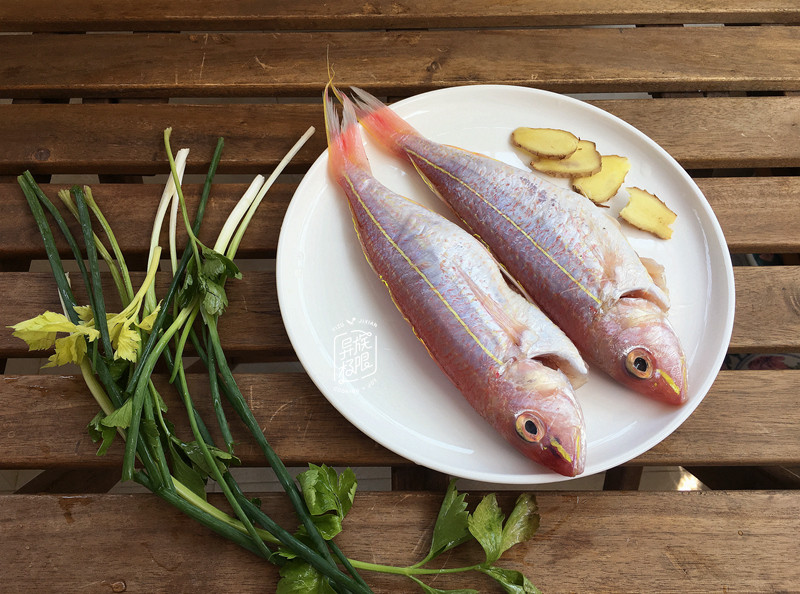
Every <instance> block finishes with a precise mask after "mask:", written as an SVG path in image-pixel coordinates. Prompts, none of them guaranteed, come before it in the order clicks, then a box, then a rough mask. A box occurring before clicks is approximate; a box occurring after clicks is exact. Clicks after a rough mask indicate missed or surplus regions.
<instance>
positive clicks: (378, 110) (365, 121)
mask: <svg viewBox="0 0 800 594" xmlns="http://www.w3.org/2000/svg"><path fill="white" fill-rule="evenodd" d="M351 89H352V91H353V93H355V95H356V99H355V104H356V105H355V107H356V115H357V116H358V120H359V121H360V122H361V125H362V126H364V128H365V129H366V130H367V132H369V133H370V135H372V136H373V137H374V138H375V139H376V140H377V141H378V142H380V143H381V144H382V145H384V146H385V147H386V148H387V149H389V150H390V151H392V152H394V153H396V154H397V155H399V156H401V157H407V155H406V151H405V149H404V145H403V138H405V137H408V136H419V132H417V131H416V130H415V129H414V127H413V126H411V124H409V123H408V122H406V121H405V120H404V119H403V118H401V117H400V116H399V115H397V114H396V113H395V112H394V111H392V110H391V109H390V108H389V106H388V105H386V104H384V103H382V102H381V101H380V100H379V99H378V98H377V97H375V96H373V95H371V94H369V93H367V92H366V91H364V90H363V89H359V88H358V87H351Z"/></svg>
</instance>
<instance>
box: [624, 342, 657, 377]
mask: <svg viewBox="0 0 800 594" xmlns="http://www.w3.org/2000/svg"><path fill="white" fill-rule="evenodd" d="M653 367H654V366H653V356H652V355H651V354H650V351H648V350H647V349H643V348H641V347H637V348H634V349H631V350H630V352H629V353H628V354H627V356H626V357H625V369H627V370H628V373H630V374H631V375H632V376H633V377H636V378H639V379H649V378H651V377H653Z"/></svg>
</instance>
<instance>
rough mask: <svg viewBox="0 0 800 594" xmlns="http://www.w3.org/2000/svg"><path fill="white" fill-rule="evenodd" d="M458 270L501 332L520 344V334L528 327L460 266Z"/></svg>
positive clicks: (521, 339)
mask: <svg viewBox="0 0 800 594" xmlns="http://www.w3.org/2000/svg"><path fill="white" fill-rule="evenodd" d="M458 272H459V274H460V275H461V277H462V278H463V279H464V282H465V283H466V284H467V286H469V288H470V290H471V291H472V293H473V294H474V295H475V298H476V299H477V300H478V301H479V302H480V304H481V305H482V306H483V308H484V309H485V310H486V312H487V313H488V314H489V315H490V316H491V318H492V319H493V320H494V321H495V322H496V323H497V325H498V326H500V328H502V330H503V332H505V333H506V334H507V335H508V336H509V337H510V338H511V340H512V341H513V342H514V344H516V345H518V346H521V345H522V342H523V338H522V335H523V333H524V332H525V331H526V330H528V329H529V328H528V327H527V326H526V325H525V324H523V323H522V322H520V321H519V320H517V319H515V318H514V317H513V316H511V315H510V314H509V313H508V312H506V311H505V310H504V309H503V306H502V305H500V304H499V303H498V302H497V301H495V300H494V299H493V298H492V296H491V295H489V294H488V293H487V292H486V291H484V290H483V289H482V288H481V287H479V286H478V284H477V283H476V282H475V281H474V280H473V279H472V277H470V276H469V275H468V274H467V273H466V272H464V270H462V269H461V268H460V267H459V268H458Z"/></svg>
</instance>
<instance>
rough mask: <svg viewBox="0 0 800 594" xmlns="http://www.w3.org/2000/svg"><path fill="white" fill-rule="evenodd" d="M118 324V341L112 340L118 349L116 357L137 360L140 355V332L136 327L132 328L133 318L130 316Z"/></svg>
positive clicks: (115, 352) (115, 353)
mask: <svg viewBox="0 0 800 594" xmlns="http://www.w3.org/2000/svg"><path fill="white" fill-rule="evenodd" d="M118 326H119V328H118V330H117V332H116V336H117V338H116V341H112V344H113V345H114V348H115V349H116V350H115V351H114V359H125V360H126V361H132V362H136V359H137V358H138V356H139V344H140V338H139V332H138V330H136V329H135V328H131V320H130V319H128V318H126V319H125V320H124V321H123V323H122V324H119V325H118Z"/></svg>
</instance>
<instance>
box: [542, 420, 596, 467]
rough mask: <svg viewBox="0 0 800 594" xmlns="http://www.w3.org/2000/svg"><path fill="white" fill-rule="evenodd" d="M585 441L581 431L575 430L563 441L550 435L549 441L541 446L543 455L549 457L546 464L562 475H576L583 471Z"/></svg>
mask: <svg viewBox="0 0 800 594" xmlns="http://www.w3.org/2000/svg"><path fill="white" fill-rule="evenodd" d="M570 442H571V443H570ZM585 442H586V439H585V438H584V436H583V432H582V431H577V432H576V433H575V435H573V436H572V439H570V440H568V441H567V442H565V443H562V441H561V440H559V439H558V438H557V437H550V438H549V443H548V444H545V445H544V446H543V448H542V449H543V450H544V451H543V455H545V456H547V457H548V458H549V463H548V464H547V466H549V467H550V468H552V469H553V470H554V471H555V472H558V473H559V474H562V475H564V476H568V477H574V476H578V475H579V474H581V473H582V472H583V469H584V465H585V461H586V454H585V445H586V443H585Z"/></svg>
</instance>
